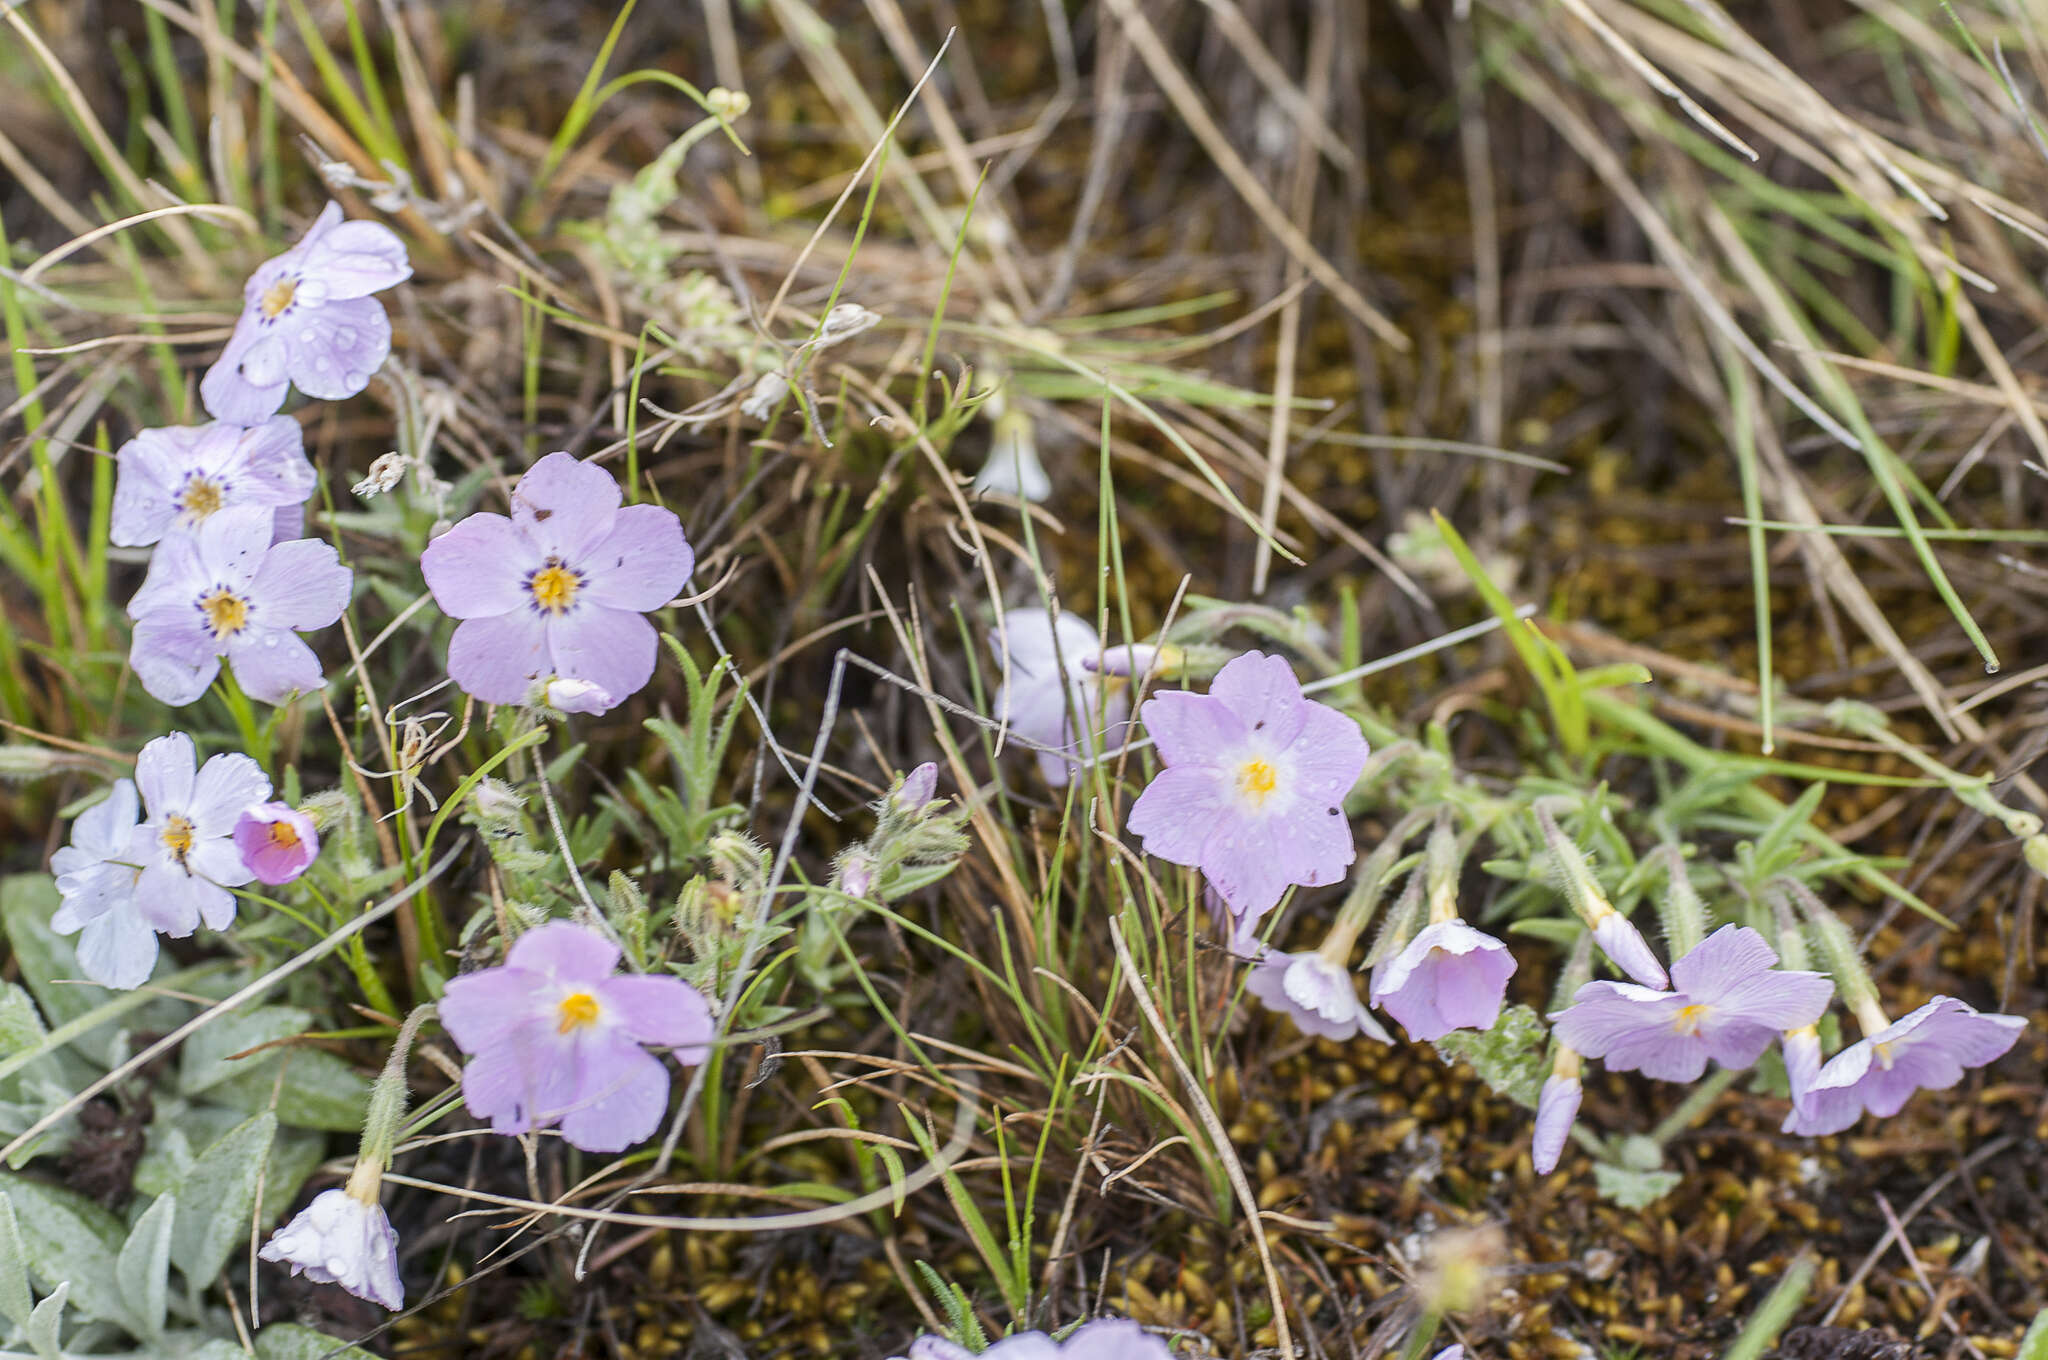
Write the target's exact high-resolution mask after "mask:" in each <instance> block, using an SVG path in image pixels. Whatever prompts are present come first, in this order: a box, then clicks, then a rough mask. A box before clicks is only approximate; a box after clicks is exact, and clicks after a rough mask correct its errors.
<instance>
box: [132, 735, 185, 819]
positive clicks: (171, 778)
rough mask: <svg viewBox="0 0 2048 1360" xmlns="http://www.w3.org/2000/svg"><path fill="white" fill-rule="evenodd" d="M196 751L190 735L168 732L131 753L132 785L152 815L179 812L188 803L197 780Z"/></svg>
mask: <svg viewBox="0 0 2048 1360" xmlns="http://www.w3.org/2000/svg"><path fill="white" fill-rule="evenodd" d="M198 777H199V754H198V752H197V751H196V750H194V749H193V746H192V738H190V737H188V736H186V735H185V734H184V733H183V732H171V733H167V734H166V735H164V736H161V737H158V738H156V740H154V741H152V742H150V743H148V744H147V745H145V746H144V747H143V748H142V750H141V751H139V752H137V753H136V756H135V787H136V788H137V789H138V790H140V791H141V794H142V798H143V802H144V803H145V804H147V805H148V807H149V811H150V815H151V816H152V817H163V816H166V815H168V814H170V813H173V812H181V811H183V810H184V809H185V808H186V807H188V806H190V805H191V802H192V786H193V785H194V784H195V783H197V782H198Z"/></svg>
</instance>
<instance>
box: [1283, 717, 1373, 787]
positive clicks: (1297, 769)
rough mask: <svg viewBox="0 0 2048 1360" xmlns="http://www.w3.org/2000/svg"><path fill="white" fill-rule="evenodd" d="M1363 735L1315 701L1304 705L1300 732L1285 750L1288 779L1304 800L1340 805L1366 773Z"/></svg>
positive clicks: (1352, 722)
mask: <svg viewBox="0 0 2048 1360" xmlns="http://www.w3.org/2000/svg"><path fill="white" fill-rule="evenodd" d="M1367 754H1368V751H1367V747H1366V742H1365V733H1363V732H1361V731H1359V730H1358V723H1357V722H1356V721H1355V720H1353V719H1351V718H1348V717H1346V716H1345V715H1344V714H1342V713H1339V712H1338V711H1337V710H1336V709H1334V708H1331V707H1330V706H1329V705H1328V704H1318V703H1314V702H1310V703H1307V704H1305V705H1304V706H1303V711H1302V726H1301V732H1300V733H1299V735H1297V736H1296V737H1295V738H1294V741H1293V742H1292V743H1291V744H1290V745H1289V746H1288V747H1287V749H1286V751H1285V752H1284V755H1285V757H1286V765H1287V777H1288V780H1289V782H1290V783H1291V784H1294V785H1297V786H1298V787H1299V789H1300V791H1301V792H1300V796H1301V797H1302V798H1303V799H1304V800H1305V801H1306V800H1314V799H1320V800H1321V801H1323V802H1325V803H1342V802H1343V801H1344V799H1345V797H1346V796H1347V795H1348V794H1349V793H1350V792H1351V789H1352V786H1353V785H1355V784H1357V783H1358V776H1359V775H1360V774H1361V773H1363V772H1364V770H1365V758H1366V755H1367Z"/></svg>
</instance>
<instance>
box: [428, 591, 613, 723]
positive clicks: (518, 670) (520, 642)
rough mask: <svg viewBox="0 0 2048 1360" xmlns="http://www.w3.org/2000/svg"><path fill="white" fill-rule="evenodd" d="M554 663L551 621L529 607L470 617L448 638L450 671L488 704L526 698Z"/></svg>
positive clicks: (510, 702) (465, 687)
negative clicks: (550, 636) (550, 649)
mask: <svg viewBox="0 0 2048 1360" xmlns="http://www.w3.org/2000/svg"><path fill="white" fill-rule="evenodd" d="M642 623H643V626H644V621H642ZM554 669H555V666H554V661H553V659H552V658H550V657H549V655H548V630H547V625H546V624H545V623H544V622H542V620H541V617H540V615H538V614H536V613H534V612H533V611H532V610H530V609H519V610H514V611H513V612H511V613H509V614H499V615H495V616H494V617H491V618H478V619H465V620H463V622H462V623H461V624H459V625H458V626H457V627H456V629H455V636H454V637H452V638H450V639H449V640H448V675H449V677H450V678H451V679H453V680H454V681H455V683H456V684H457V685H458V686H460V687H461V689H462V691H463V692H464V693H465V694H471V695H474V696H475V697H477V698H479V699H481V700H483V701H484V702H485V703H487V704H523V703H525V702H526V700H527V698H528V696H530V695H531V694H532V693H533V686H534V682H535V681H537V680H539V679H540V678H541V677H543V676H546V675H551V674H553V673H554Z"/></svg>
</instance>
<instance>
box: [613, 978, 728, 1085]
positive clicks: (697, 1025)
mask: <svg viewBox="0 0 2048 1360" xmlns="http://www.w3.org/2000/svg"><path fill="white" fill-rule="evenodd" d="M599 994H600V996H601V997H602V998H603V1000H604V1002H605V1004H606V1005H607V1006H608V1007H609V1008H610V1009H611V1010H613V1011H614V1012H616V1014H617V1017H618V1022H619V1025H620V1027H621V1028H623V1029H624V1030H625V1031H626V1033H628V1034H630V1035H632V1036H633V1037H634V1038H635V1039H637V1040H639V1041H640V1042H641V1043H643V1044H653V1045H655V1046H656V1047H658V1048H673V1049H675V1050H676V1057H677V1059H678V1060H679V1061H681V1062H682V1063H683V1064H684V1065H686V1066H690V1067H694V1066H696V1065H697V1064H699V1063H701V1062H703V1061H704V1060H705V1059H706V1058H707V1057H709V1056H710V1049H708V1048H707V1047H705V1045H706V1044H708V1043H709V1042H710V1040H711V1036H712V1034H713V1032H714V1031H715V1030H716V1029H717V1026H716V1025H715V1024H714V1023H713V1022H712V1019H711V1003H710V1002H709V1001H707V1000H705V998H704V994H703V993H702V992H700V991H698V990H697V989H696V988H695V987H692V986H691V985H690V984H689V983H687V982H685V981H683V980H682V979H681V978H677V977H666V976H663V975H661V974H656V973H632V974H626V975H623V976H620V977H614V978H608V979H606V980H605V982H604V983H603V984H602V985H601V987H600V988H599Z"/></svg>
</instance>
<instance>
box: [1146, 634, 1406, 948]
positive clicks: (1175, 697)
mask: <svg viewBox="0 0 2048 1360" xmlns="http://www.w3.org/2000/svg"><path fill="white" fill-rule="evenodd" d="M1141 716H1142V717H1143V718H1144V722H1145V730H1146V731H1147V732H1149V733H1150V734H1151V736H1152V740H1153V743H1154V744H1155V745H1156V746H1157V747H1158V750H1159V758H1160V759H1161V760H1162V761H1163V762H1164V763H1165V765H1166V768H1165V769H1163V770H1161V771H1160V772H1159V776H1158V778H1156V779H1154V780H1153V781H1152V782H1151V784H1150V785H1148V786H1147V787H1146V789H1145V792H1144V793H1142V794H1140V795H1139V797H1138V801H1137V802H1136V803H1135V804H1133V805H1132V807H1131V813H1130V820H1129V823H1128V825H1129V828H1130V831H1131V833H1132V834H1133V835H1136V836H1138V837H1139V838H1140V839H1141V840H1142V841H1143V842H1144V847H1145V853H1146V854H1149V855H1153V856H1156V857H1157V858H1159V859H1163V860H1166V861H1167V862H1169V863H1172V864H1184V865H1187V866H1189V867H1191V868H1196V869H1200V870H1201V871H1202V874H1203V876H1204V877H1205V878H1207V879H1208V880H1209V882H1210V884H1211V885H1213V886H1214V887H1215V889H1216V891H1217V892H1218V893H1220V894H1221V895H1222V897H1223V900H1224V901H1225V902H1226V903H1227V904H1228V905H1229V907H1230V911H1231V915H1232V916H1233V918H1234V919H1235V920H1236V923H1237V932H1236V933H1237V935H1238V937H1239V938H1240V939H1242V938H1245V937H1248V935H1249V933H1250V932H1251V930H1252V928H1253V926H1254V924H1255V923H1256V922H1257V921H1258V919H1259V918H1260V917H1261V916H1263V915H1265V914H1266V913H1267V912H1268V911H1270V910H1272V909H1273V907H1274V906H1275V905H1277V904H1278V903H1279V901H1280V895H1281V894H1282V893H1283V892H1285V891H1286V890H1287V887H1288V885H1289V884H1296V883H1299V884H1305V885H1310V886H1314V885H1317V884H1323V883H1334V882H1336V881H1337V879H1338V878H1339V877H1340V876H1341V875H1342V874H1343V872H1344V868H1345V866H1346V865H1348V864H1350V863H1351V862H1352V860H1354V859H1356V858H1357V856H1358V847H1357V844H1356V843H1355V842H1354V840H1353V839H1352V835H1351V823H1350V821H1349V820H1348V819H1347V818H1346V817H1345V815H1344V798H1345V796H1346V795H1347V794H1349V793H1350V792H1351V787H1352V785H1353V784H1355V783H1357V782H1358V776H1359V773H1360V772H1361V771H1362V770H1363V769H1364V768H1365V757H1366V744H1365V735H1364V734H1363V733H1362V732H1360V731H1359V730H1358V724H1357V723H1356V722H1354V721H1353V720H1352V719H1350V718H1348V717H1346V716H1344V714H1342V713H1339V712H1338V711H1337V710H1336V709H1334V708H1331V707H1330V706H1329V705H1327V704H1319V703H1317V702H1315V701H1314V700H1313V699H1308V698H1304V697H1303V695H1302V692H1301V682H1300V681H1298V680H1296V679H1295V677H1294V670H1293V668H1292V667H1290V666H1289V665H1288V664H1287V662H1286V661H1284V660H1283V659H1281V658H1280V657H1277V656H1266V655H1264V654H1262V653H1259V652H1246V653H1245V654H1244V655H1242V656H1239V657H1236V658H1234V659H1232V660H1231V661H1230V662H1229V663H1228V664H1226V665H1225V666H1224V667H1223V669H1222V670H1220V671H1218V672H1217V673H1216V679H1215V680H1214V681H1213V682H1212V683H1211V684H1210V686H1209V692H1208V693H1207V694H1196V693H1194V692H1192V691H1189V690H1170V691H1168V692H1166V693H1163V694H1158V695H1154V696H1153V697H1152V698H1150V699H1148V700H1146V701H1145V704H1144V707H1143V709H1142V710H1141Z"/></svg>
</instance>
